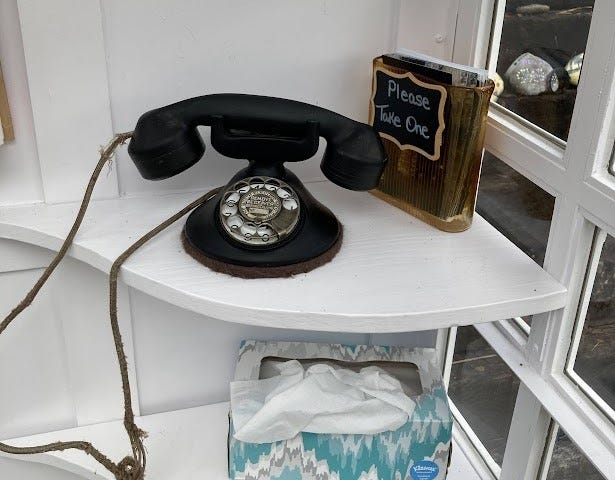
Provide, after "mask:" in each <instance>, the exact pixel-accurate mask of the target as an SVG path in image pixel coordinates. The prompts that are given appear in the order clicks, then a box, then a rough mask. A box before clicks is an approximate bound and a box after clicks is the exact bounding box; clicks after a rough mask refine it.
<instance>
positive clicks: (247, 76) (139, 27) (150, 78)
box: [102, 0, 398, 194]
mask: <svg viewBox="0 0 615 480" xmlns="http://www.w3.org/2000/svg"><path fill="white" fill-rule="evenodd" d="M102 7H103V13H104V31H105V42H106V49H107V55H108V59H109V79H110V88H111V101H112V112H113V122H114V125H115V127H116V129H119V130H131V129H133V128H134V125H135V123H136V121H137V119H138V118H139V116H140V115H141V114H142V113H144V112H145V111H147V110H150V109H152V108H156V107H159V106H162V105H165V104H168V103H172V102H175V101H178V100H183V99H184V98H188V97H193V96H198V95H204V94H208V93H221V92H239V93H254V94H262V95H273V96H278V97H286V98H292V99H296V100H301V101H306V102H309V103H314V104H316V105H319V106H321V107H325V108H330V109H333V110H335V111H337V112H339V113H341V114H344V115H347V116H350V117H352V118H354V119H357V120H363V121H366V120H367V114H368V102H369V95H370V91H371V60H372V59H373V58H374V57H376V56H378V55H380V54H382V53H383V52H386V51H389V50H391V49H392V48H393V47H394V43H395V38H393V33H392V29H391V25H392V24H393V23H394V22H395V19H396V17H397V9H398V0H386V1H379V2H373V1H371V0H335V1H331V0H321V1H317V2H298V1H287V0H265V1H260V2H256V3H255V2H252V1H250V0H241V1H234V2H228V1H225V0H210V1H207V2H202V1H199V0H184V1H181V2H177V1H175V0H155V1H153V0H133V1H130V2H126V1H124V0H105V1H104V2H102ZM208 151H209V153H208V154H206V157H205V158H204V160H202V161H201V162H200V163H199V164H198V165H197V166H195V167H194V168H192V169H190V171H189V172H185V173H184V174H183V175H179V176H178V177H176V178H174V179H172V180H170V181H167V182H162V183H161V182H148V181H145V180H143V179H141V178H140V176H139V174H138V172H137V171H136V169H135V168H134V166H133V165H132V162H131V161H130V160H129V159H128V156H127V155H126V153H125V152H122V153H121V154H120V155H119V156H120V162H119V167H118V168H119V171H120V182H121V189H122V192H125V193H128V194H131V193H135V192H139V191H144V190H157V191H159V190H178V189H202V188H203V185H205V184H207V185H212V184H213V185H215V184H223V183H226V182H227V181H228V179H229V178H230V177H231V175H232V174H233V172H235V171H237V170H239V168H241V166H242V163H241V162H238V161H237V160H232V159H228V158H222V157H221V156H219V155H217V154H216V153H215V152H214V151H213V149H209V150H208ZM319 163H320V161H319V160H312V161H307V162H301V163H299V164H296V165H293V167H292V168H293V170H296V171H297V172H298V173H299V176H300V177H301V178H302V179H303V180H308V179H313V178H322V177H321V174H320V169H319Z"/></svg>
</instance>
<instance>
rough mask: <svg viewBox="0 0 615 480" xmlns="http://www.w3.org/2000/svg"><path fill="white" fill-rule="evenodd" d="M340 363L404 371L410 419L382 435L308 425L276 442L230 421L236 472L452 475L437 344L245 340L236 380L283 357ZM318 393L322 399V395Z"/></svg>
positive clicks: (332, 476) (375, 479)
mask: <svg viewBox="0 0 615 480" xmlns="http://www.w3.org/2000/svg"><path fill="white" fill-rule="evenodd" d="M291 359H297V360H299V361H301V362H302V363H304V364H305V365H306V366H309V365H311V364H315V363H332V364H335V365H338V366H340V367H343V368H350V369H353V370H357V371H358V370H359V369H361V368H364V367H366V366H369V365H377V366H378V367H380V368H383V369H384V370H386V371H387V372H388V373H389V374H391V375H393V376H394V377H396V378H397V379H398V380H399V381H400V382H401V383H402V384H403V385H404V391H405V392H406V394H408V395H410V396H411V397H412V398H413V400H414V401H415V402H416V408H415V409H414V412H413V414H412V416H411V417H410V418H409V420H408V422H407V423H406V424H405V425H403V426H402V427H400V428H399V429H397V430H395V431H389V432H383V433H379V434H375V435H356V434H355V435H352V434H341V435H338V434H336V435H329V434H315V433H306V432H303V433H301V434H299V435H297V436H296V437H295V438H293V439H291V440H284V441H279V442H275V443H263V444H253V443H244V442H241V441H239V440H237V439H235V438H234V437H233V432H234V430H233V424H232V421H231V422H230V427H229V443H228V448H229V476H230V478H231V479H232V480H265V479H267V480H444V479H445V478H446V474H447V468H448V463H449V459H450V452H451V435H452V417H451V413H450V410H449V406H448V399H447V395H446V389H445V387H444V384H443V383H442V378H441V375H440V369H439V368H438V366H437V363H436V358H435V351H434V350H433V349H425V348H414V349H410V348H405V347H379V346H368V345H327V344H314V343H291V342H257V341H246V342H243V343H242V345H241V347H240V350H239V359H238V362H237V368H236V371H235V379H236V380H255V379H259V378H268V377H269V376H271V374H272V373H271V372H272V371H273V369H272V368H271V366H272V365H273V364H275V363H276V362H283V361H286V360H291ZM315 401H317V399H315Z"/></svg>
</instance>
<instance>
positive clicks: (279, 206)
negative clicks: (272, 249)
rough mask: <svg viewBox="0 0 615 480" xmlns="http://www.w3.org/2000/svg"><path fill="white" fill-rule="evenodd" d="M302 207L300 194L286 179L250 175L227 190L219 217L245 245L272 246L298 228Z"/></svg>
mask: <svg viewBox="0 0 615 480" xmlns="http://www.w3.org/2000/svg"><path fill="white" fill-rule="evenodd" d="M299 210H300V208H299V197H298V196H297V194H296V193H295V191H294V190H293V189H292V188H291V187H290V186H289V185H288V184H286V183H285V182H282V181H281V180H278V179H277V178H272V177H249V178H244V179H242V180H239V181H238V182H236V183H235V184H233V185H232V186H231V187H230V188H228V189H227V190H226V191H225V192H224V194H223V195H222V200H221V201H220V208H219V218H220V223H221V224H222V227H223V228H224V231H225V232H226V233H227V234H228V235H229V236H230V237H231V238H233V239H234V240H236V241H238V242H240V243H242V244H244V245H251V246H272V245H275V244H276V243H279V242H280V241H282V240H283V239H284V238H286V237H288V236H289V235H290V234H291V233H292V232H293V231H294V229H295V228H296V227H297V224H298V222H299Z"/></svg>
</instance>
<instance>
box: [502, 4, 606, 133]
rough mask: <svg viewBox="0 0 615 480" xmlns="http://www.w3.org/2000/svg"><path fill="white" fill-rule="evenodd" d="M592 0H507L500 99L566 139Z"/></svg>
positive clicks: (503, 104)
mask: <svg viewBox="0 0 615 480" xmlns="http://www.w3.org/2000/svg"><path fill="white" fill-rule="evenodd" d="M593 5H594V0H541V1H540V2H530V1H528V0H508V1H507V2H506V12H505V16H504V25H503V29H502V39H501V42H500V52H499V56H498V64H497V69H496V70H497V73H498V74H499V75H500V77H501V78H502V79H503V81H504V91H503V92H502V93H501V94H500V95H499V98H498V99H497V102H498V103H499V104H500V105H502V106H504V107H506V108H508V109H509V110H512V111H513V112H515V113H517V114H519V115H521V116H522V117H524V118H525V119H527V120H529V121H530V122H532V123H534V124H536V125H538V126H539V127H541V128H543V129H545V130H546V131H548V132H550V133H552V134H553V135H555V136H557V137H559V138H561V139H563V140H566V139H567V138H568V129H569V127H570V119H571V117H572V109H573V107H574V102H575V99H576V86H577V84H578V79H579V74H580V71H581V66H582V57H581V56H580V54H582V53H584V52H585V45H586V44H587V36H588V33H589V24H590V22H591V16H592V10H593Z"/></svg>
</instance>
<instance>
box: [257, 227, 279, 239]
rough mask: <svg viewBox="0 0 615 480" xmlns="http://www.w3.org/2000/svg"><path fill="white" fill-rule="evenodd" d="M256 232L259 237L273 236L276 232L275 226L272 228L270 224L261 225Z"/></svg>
mask: <svg viewBox="0 0 615 480" xmlns="http://www.w3.org/2000/svg"><path fill="white" fill-rule="evenodd" d="M256 233H257V234H258V236H259V237H265V236H267V237H271V236H272V235H273V234H274V233H275V232H274V230H273V228H271V227H270V226H269V225H261V226H260V227H258V229H257V230H256Z"/></svg>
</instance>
